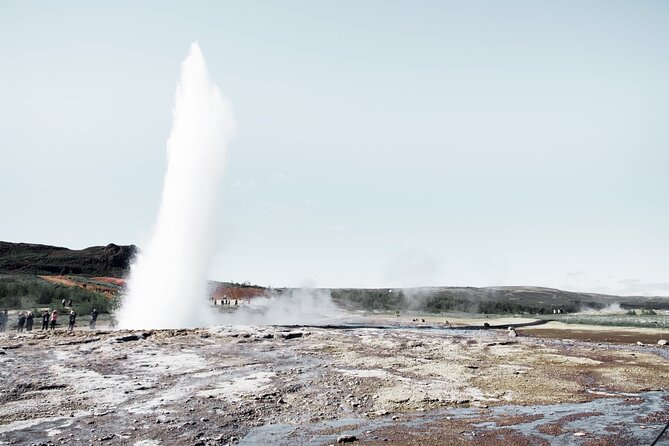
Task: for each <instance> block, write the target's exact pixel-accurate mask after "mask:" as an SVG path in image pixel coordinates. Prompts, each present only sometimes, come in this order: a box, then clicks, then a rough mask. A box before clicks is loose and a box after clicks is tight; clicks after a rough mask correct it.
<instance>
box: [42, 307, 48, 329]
mask: <svg viewBox="0 0 669 446" xmlns="http://www.w3.org/2000/svg"><path fill="white" fill-rule="evenodd" d="M48 329H49V310H44V313H42V330H48Z"/></svg>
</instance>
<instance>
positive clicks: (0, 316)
mask: <svg viewBox="0 0 669 446" xmlns="http://www.w3.org/2000/svg"><path fill="white" fill-rule="evenodd" d="M6 326H7V310H4V311H0V333H2V332H3V331H5V327H6Z"/></svg>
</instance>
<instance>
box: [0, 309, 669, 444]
mask: <svg viewBox="0 0 669 446" xmlns="http://www.w3.org/2000/svg"><path fill="white" fill-rule="evenodd" d="M442 321H443V319H442ZM369 322H370V324H372V325H374V326H377V328H364V327H363V326H354V325H351V326H343V327H338V328H327V329H326V328H318V327H291V328H289V327H216V328H210V329H198V330H161V331H145V332H125V331H89V330H83V329H80V330H77V331H75V332H74V333H68V332H66V331H64V330H56V331H54V332H47V333H42V332H40V331H34V332H32V333H22V334H16V333H4V334H0V348H1V350H0V444H53V445H60V444H68V445H79V444H85V445H88V444H104V445H137V446H149V445H174V444H185V445H219V444H220V445H223V444H227V443H231V444H248V445H252V444H258V445H264V444H272V445H297V444H314V445H327V444H334V443H336V442H337V439H338V438H339V437H340V436H341V435H354V436H355V437H356V438H357V442H358V443H359V444H369V445H385V444H401V445H445V444H466V445H477V444H480V445H495V444H500V445H502V444H503V445H553V444H554V445H563V444H578V445H607V444H611V445H637V444H650V442H651V441H652V440H653V439H654V438H655V436H656V435H657V434H658V433H659V431H660V429H661V428H662V427H663V425H664V423H666V422H667V421H669V391H668V390H667V386H668V384H669V360H668V358H669V348H667V347H664V348H663V347H661V346H658V345H657V340H659V339H667V338H669V331H668V330H664V331H662V330H629V329H615V328H607V329H603V330H602V329H599V330H587V329H585V328H584V327H573V326H569V327H565V326H561V324H557V325H556V324H552V325H551V324H547V325H545V326H539V327H528V328H520V329H518V334H519V336H518V337H510V336H509V335H508V333H507V330H495V329H493V330H460V329H457V328H456V329H448V328H444V325H443V322H440V321H438V320H436V319H428V320H426V322H425V323H422V322H419V323H416V322H414V321H411V319H410V318H404V319H401V320H400V319H392V320H389V319H386V320H383V319H381V320H380V319H378V318H377V319H375V320H369ZM491 322H499V323H500V324H502V323H504V324H506V323H518V320H516V319H512V320H503V321H502V320H500V321H491ZM451 323H453V324H454V325H455V323H454V322H453V321H451ZM462 323H464V324H468V325H469V324H478V325H482V321H481V320H478V321H476V320H472V321H462ZM379 324H386V325H388V328H378V325H379ZM491 325H494V323H491ZM576 328H578V329H576ZM630 333H632V334H631V335H630ZM637 341H641V342H643V343H644V345H637V343H636V342H637ZM665 435H666V437H664V439H663V441H662V442H660V443H659V444H669V434H665Z"/></svg>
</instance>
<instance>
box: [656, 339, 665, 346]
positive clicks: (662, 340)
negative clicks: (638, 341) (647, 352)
mask: <svg viewBox="0 0 669 446" xmlns="http://www.w3.org/2000/svg"><path fill="white" fill-rule="evenodd" d="M657 345H667V340H666V339H660V340H659V341H657Z"/></svg>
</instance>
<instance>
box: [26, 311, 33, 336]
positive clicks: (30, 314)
mask: <svg viewBox="0 0 669 446" xmlns="http://www.w3.org/2000/svg"><path fill="white" fill-rule="evenodd" d="M33 319H35V315H34V314H33V312H32V311H29V312H28V314H27V315H26V331H33Z"/></svg>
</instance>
